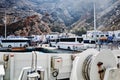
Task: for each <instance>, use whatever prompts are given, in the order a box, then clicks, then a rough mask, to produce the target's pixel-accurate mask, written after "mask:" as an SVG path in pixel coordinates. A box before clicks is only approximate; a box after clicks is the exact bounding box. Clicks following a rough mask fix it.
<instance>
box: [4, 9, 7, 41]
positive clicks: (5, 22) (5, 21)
mask: <svg viewBox="0 0 120 80" xmlns="http://www.w3.org/2000/svg"><path fill="white" fill-rule="evenodd" d="M4 24H5V39H6V33H7V31H6V29H7V28H6V27H7V25H6V24H7V17H6V10H5V20H4Z"/></svg>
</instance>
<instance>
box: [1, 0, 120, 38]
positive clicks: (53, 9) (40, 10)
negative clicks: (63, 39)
mask: <svg viewBox="0 0 120 80" xmlns="http://www.w3.org/2000/svg"><path fill="white" fill-rule="evenodd" d="M103 1H104V2H103ZM116 2H119V0H97V1H96V0H75V1H74V0H1V1H0V30H1V31H0V35H4V16H5V12H6V14H7V35H10V34H15V35H20V34H22V35H23V33H24V35H25V36H27V35H32V34H42V33H49V32H51V31H52V32H64V31H66V29H68V28H70V30H71V31H73V32H78V33H79V30H81V31H82V30H84V32H85V31H86V30H92V29H93V3H96V5H97V6H96V12H97V13H99V14H98V15H97V17H98V19H97V23H98V24H97V28H98V29H100V30H105V29H107V30H109V28H110V27H112V25H110V24H109V22H107V21H108V20H106V17H107V15H108V13H109V12H110V11H112V10H113V9H114V8H110V7H111V5H114V6H116V5H117V4H114V3H116ZM108 8H110V9H108ZM115 11H116V10H115ZM114 13H115V12H114V11H113V14H114ZM113 14H110V15H113ZM33 16H36V17H35V18H31V17H33ZM115 16H116V15H115ZM116 17H119V16H116ZM29 19H30V20H29ZM112 19H114V20H117V19H115V18H112ZM103 20H104V21H103ZM118 21H119V20H117V22H118ZM26 23H27V25H26ZM106 23H108V24H109V25H108V24H106ZM113 23H114V25H117V24H116V23H115V22H113ZM118 23H119V22H118ZM30 24H32V25H30ZM71 26H72V28H71ZM107 26H110V27H107ZM13 27H14V28H13ZM28 27H29V28H30V31H29V30H26V29H27V28H28ZM81 27H82V29H81ZM104 27H107V28H105V29H104ZM12 28H13V29H12ZM33 28H34V30H33ZM116 29H117V28H116ZM25 30H26V31H25ZM76 30H78V31H76ZM16 33H19V34H16Z"/></svg>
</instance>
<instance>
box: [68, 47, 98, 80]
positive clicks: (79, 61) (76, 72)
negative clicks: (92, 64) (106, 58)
mask: <svg viewBox="0 0 120 80" xmlns="http://www.w3.org/2000/svg"><path fill="white" fill-rule="evenodd" d="M98 53H99V51H97V50H95V49H88V50H86V51H83V52H82V53H81V54H79V56H77V57H76V58H75V60H74V62H73V68H72V73H71V77H70V80H84V78H83V75H82V68H83V63H84V60H85V59H86V58H87V57H88V56H89V55H96V54H98Z"/></svg>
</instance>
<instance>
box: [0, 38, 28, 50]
mask: <svg viewBox="0 0 120 80" xmlns="http://www.w3.org/2000/svg"><path fill="white" fill-rule="evenodd" d="M0 44H1V47H7V48H12V47H28V46H29V44H30V40H29V39H27V38H7V39H2V40H1V43H0Z"/></svg>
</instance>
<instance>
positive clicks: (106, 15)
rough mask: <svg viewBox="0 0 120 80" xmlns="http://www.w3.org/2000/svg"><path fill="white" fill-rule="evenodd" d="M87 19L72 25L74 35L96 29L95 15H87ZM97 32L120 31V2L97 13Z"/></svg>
mask: <svg viewBox="0 0 120 80" xmlns="http://www.w3.org/2000/svg"><path fill="white" fill-rule="evenodd" d="M85 17H86V18H83V19H80V20H78V21H77V22H75V23H74V24H73V25H72V31H71V32H73V33H78V32H80V31H81V32H82V31H83V32H85V31H87V30H93V29H94V17H93V13H92V14H90V15H85ZM96 22H97V24H96V25H97V30H101V31H109V30H110V31H113V30H120V1H119V0H118V1H116V2H114V3H113V4H112V5H111V6H109V7H108V8H106V9H105V10H103V11H101V12H96Z"/></svg>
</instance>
